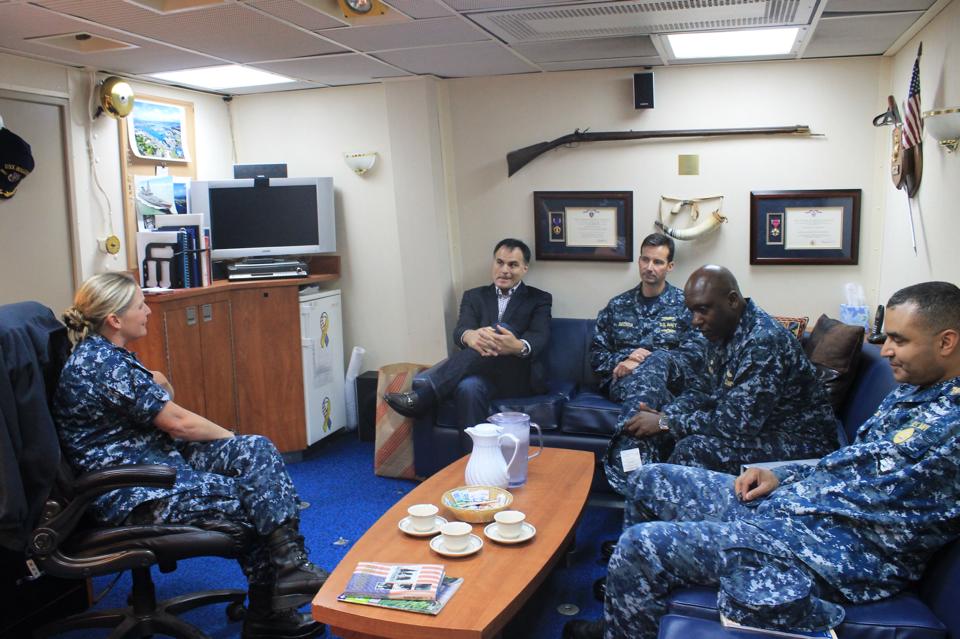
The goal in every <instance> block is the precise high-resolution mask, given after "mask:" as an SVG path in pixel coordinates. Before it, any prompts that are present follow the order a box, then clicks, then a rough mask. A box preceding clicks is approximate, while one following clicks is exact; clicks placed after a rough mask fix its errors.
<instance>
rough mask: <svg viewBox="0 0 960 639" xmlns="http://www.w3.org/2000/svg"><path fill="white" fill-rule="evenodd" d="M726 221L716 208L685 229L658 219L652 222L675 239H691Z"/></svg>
mask: <svg viewBox="0 0 960 639" xmlns="http://www.w3.org/2000/svg"><path fill="white" fill-rule="evenodd" d="M726 221H727V218H726V217H724V216H723V215H720V209H717V210H716V211H714V212H713V213H711V214H710V215H708V216H707V217H706V218H704V220H703V221H702V222H700V223H699V224H697V225H695V226H691V227H689V228H685V229H675V228H673V227H670V226H667V225H666V224H664V223H663V222H662V221H660V220H656V221H655V222H654V224H655V225H656V226H657V228H659V229H660V230H661V231H663V232H664V233H666V234H667V235H669V236H670V237H672V238H674V239H676V240H693V239H696V238H698V237H700V236H701V235H705V234H706V233H709V232H710V231H712V230H714V229H717V228H719V227H720V225H721V224H723V223H724V222H726Z"/></svg>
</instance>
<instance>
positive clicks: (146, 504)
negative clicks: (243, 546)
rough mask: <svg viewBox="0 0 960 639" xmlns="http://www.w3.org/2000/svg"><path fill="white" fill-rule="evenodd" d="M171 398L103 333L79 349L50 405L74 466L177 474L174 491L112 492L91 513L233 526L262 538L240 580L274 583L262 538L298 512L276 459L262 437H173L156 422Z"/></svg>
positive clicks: (116, 519) (109, 518)
mask: <svg viewBox="0 0 960 639" xmlns="http://www.w3.org/2000/svg"><path fill="white" fill-rule="evenodd" d="M168 401H170V395H169V394H168V393H167V391H166V390H165V389H164V388H162V387H161V386H160V385H159V384H157V383H156V382H155V381H154V380H153V375H152V374H151V373H150V371H149V370H147V369H146V368H145V367H144V366H143V365H142V364H141V363H140V362H139V361H138V360H137V359H136V357H135V356H134V355H133V354H132V353H131V352H130V351H128V350H126V349H124V348H121V347H119V346H116V345H114V344H112V343H111V342H110V341H109V340H107V339H106V338H105V337H103V336H101V335H92V336H90V337H88V338H86V339H84V340H83V341H81V342H80V343H79V344H77V345H76V347H75V348H74V350H73V353H72V354H71V355H70V358H69V359H68V360H67V363H66V364H65V366H64V369H63V372H62V374H61V376H60V382H59V385H58V387H57V391H56V393H55V394H54V398H53V406H52V412H53V416H54V420H55V422H56V424H57V429H58V432H59V435H60V443H61V446H62V449H63V452H64V454H65V455H66V457H67V459H68V460H69V461H70V463H71V465H72V466H73V468H74V469H75V470H76V471H78V472H87V471H92V470H97V469H100V468H106V467H109V466H116V465H119V464H164V465H166V466H171V467H173V468H175V469H176V470H177V478H176V483H175V484H174V486H173V487H172V488H170V489H164V488H147V487H131V488H121V489H118V490H114V491H111V492H109V493H106V494H104V495H102V496H101V497H99V498H98V499H97V500H96V501H95V502H94V503H93V504H92V506H91V513H92V514H93V515H94V517H95V518H96V519H98V520H99V521H102V522H105V523H109V524H115V525H119V524H122V523H125V522H126V523H135V524H153V523H179V524H197V525H202V524H203V523H204V522H213V521H230V522H234V523H237V524H239V525H240V526H241V527H243V528H245V529H246V530H248V531H250V532H251V533H252V534H253V538H254V539H257V538H259V541H255V542H254V543H253V545H252V548H251V552H250V553H249V554H246V555H245V556H244V557H242V558H241V559H240V563H241V567H242V568H243V570H244V573H245V574H246V575H247V577H248V579H249V580H250V582H251V583H257V584H269V583H272V582H271V578H272V568H271V567H270V563H269V557H268V555H267V552H266V548H265V546H264V544H263V543H262V539H263V538H265V537H266V536H267V535H269V534H270V533H271V532H272V531H273V530H274V529H276V528H277V527H278V526H279V525H281V524H283V523H286V522H288V521H295V520H296V518H297V514H298V505H299V498H298V497H297V493H296V489H295V488H294V486H293V483H292V482H291V480H290V477H289V475H288V474H287V471H286V468H285V467H284V464H283V459H282V458H281V457H280V454H279V453H278V452H277V450H276V448H275V447H274V446H273V444H272V443H271V442H270V440H269V439H267V438H265V437H261V436H259V435H243V436H236V437H232V438H228V439H218V440H213V441H209V442H183V441H178V440H174V439H173V438H172V437H170V436H169V435H168V434H167V433H165V432H164V431H162V430H160V429H159V428H157V427H156V426H155V425H154V424H153V420H154V418H155V417H156V416H157V414H158V413H159V412H160V410H161V409H162V408H163V407H164V405H165V404H166V403H167V402H168ZM251 529H252V530H251Z"/></svg>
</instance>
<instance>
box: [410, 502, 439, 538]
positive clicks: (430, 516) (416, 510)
mask: <svg viewBox="0 0 960 639" xmlns="http://www.w3.org/2000/svg"><path fill="white" fill-rule="evenodd" d="M438 512H440V509H439V508H437V507H436V506H434V505H433V504H414V505H413V506H410V507H409V508H407V514H408V515H410V525H411V526H413V529H414V530H416V531H418V532H426V531H428V530H432V529H433V526H434V524H435V523H436V521H437V513H438Z"/></svg>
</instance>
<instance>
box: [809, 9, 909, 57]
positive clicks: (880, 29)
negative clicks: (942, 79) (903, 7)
mask: <svg viewBox="0 0 960 639" xmlns="http://www.w3.org/2000/svg"><path fill="white" fill-rule="evenodd" d="M921 15H922V14H920V13H891V14H879V15H875V16H864V15H858V16H848V17H842V18H821V19H820V22H819V24H818V25H817V29H816V31H814V33H813V38H811V40H810V43H809V44H808V45H807V48H806V50H805V51H804V53H803V57H805V58H824V57H831V56H848V55H879V54H881V53H883V52H884V51H886V50H887V49H889V48H890V46H891V45H892V44H893V43H894V42H895V41H896V40H897V38H899V37H900V34H901V33H903V32H904V31H906V30H907V29H908V28H909V27H910V25H911V24H913V23H914V22H916V21H917V19H918V18H919V17H920V16H921Z"/></svg>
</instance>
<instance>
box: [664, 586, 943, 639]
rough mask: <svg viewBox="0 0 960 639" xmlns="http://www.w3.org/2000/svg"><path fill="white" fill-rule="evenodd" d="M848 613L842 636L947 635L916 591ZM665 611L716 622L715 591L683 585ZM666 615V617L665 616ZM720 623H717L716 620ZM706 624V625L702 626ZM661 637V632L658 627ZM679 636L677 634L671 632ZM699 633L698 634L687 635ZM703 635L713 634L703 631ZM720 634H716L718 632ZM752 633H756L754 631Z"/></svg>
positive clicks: (932, 638) (923, 638)
mask: <svg viewBox="0 0 960 639" xmlns="http://www.w3.org/2000/svg"><path fill="white" fill-rule="evenodd" d="M844 609H845V610H846V613H847V616H846V618H845V619H844V620H843V623H842V624H840V628H839V636H841V637H843V639H888V638H893V637H895V638H896V639H946V637H947V632H946V628H945V627H944V625H943V624H942V623H941V622H940V620H938V619H937V617H936V616H935V615H934V614H933V612H932V611H931V610H930V608H928V607H927V606H926V604H924V603H923V602H922V601H921V600H920V599H919V597H917V595H916V594H914V593H912V592H904V593H900V594H899V595H896V596H894V597H891V598H889V599H885V600H883V601H876V602H873V603H867V604H846V605H844ZM667 612H668V613H670V614H673V615H682V616H683V617H685V618H697V619H701V620H711V621H713V622H715V623H716V622H717V621H718V620H719V619H720V613H719V612H718V611H717V591H716V590H715V589H713V588H684V589H681V590H677V591H675V592H674V593H672V594H671V596H670V601H669V604H668V606H667ZM664 619H666V618H664ZM716 625H717V626H719V625H720V624H719V623H716ZM704 628H708V626H704ZM660 636H661V637H664V634H663V632H662V629H661V634H660ZM670 636H671V637H678V636H680V635H670ZM687 636H696V637H700V636H701V635H699V634H696V635H687ZM703 636H712V634H711V635H706V634H705V635H703ZM718 636H719V635H718ZM751 636H754V637H757V636H761V635H757V634H756V633H752V635H751Z"/></svg>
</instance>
